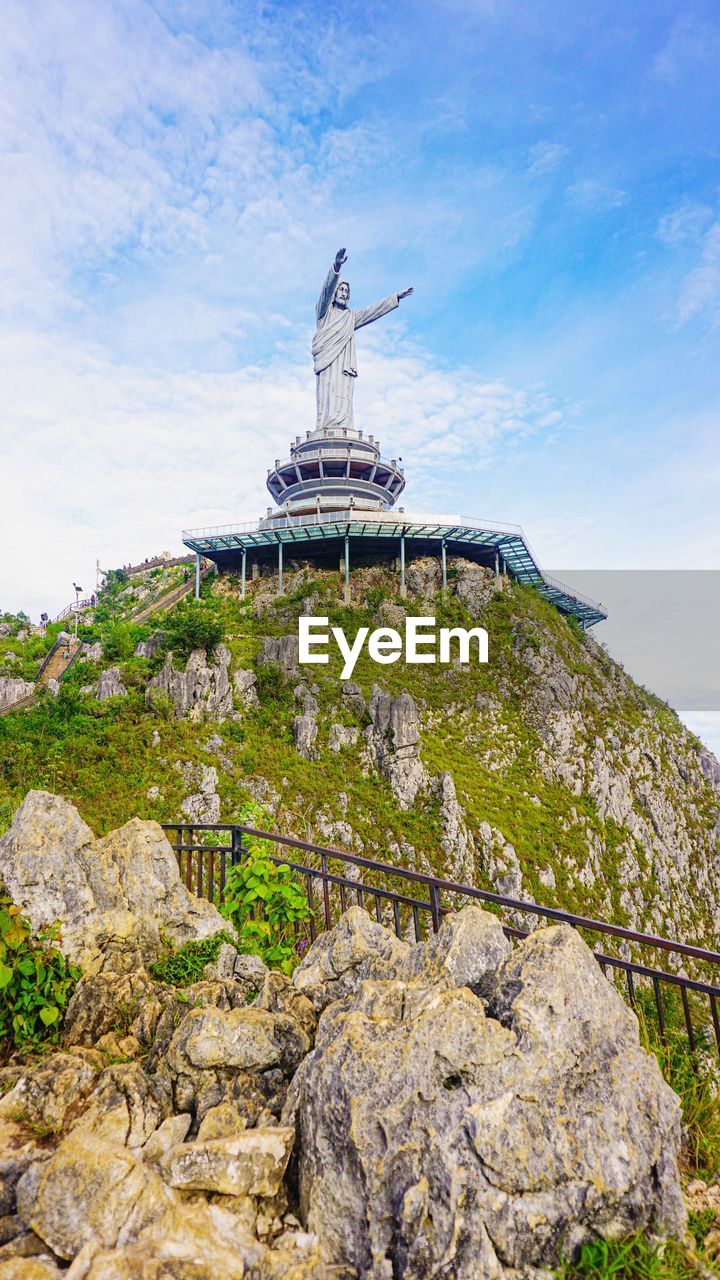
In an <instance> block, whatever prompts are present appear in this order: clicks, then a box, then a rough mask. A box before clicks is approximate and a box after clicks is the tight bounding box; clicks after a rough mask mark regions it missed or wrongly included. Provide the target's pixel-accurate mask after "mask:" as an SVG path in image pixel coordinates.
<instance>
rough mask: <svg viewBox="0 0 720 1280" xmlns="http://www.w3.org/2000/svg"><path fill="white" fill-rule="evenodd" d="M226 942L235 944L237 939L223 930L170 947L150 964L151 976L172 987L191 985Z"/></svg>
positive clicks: (216, 956)
mask: <svg viewBox="0 0 720 1280" xmlns="http://www.w3.org/2000/svg"><path fill="white" fill-rule="evenodd" d="M224 942H230V943H232V945H233V946H234V945H235V939H234V938H232V937H231V936H230V934H229V933H226V932H225V931H222V930H221V932H220V933H214V934H213V935H212V937H211V938H203V939H202V940H201V941H199V942H186V943H184V944H183V946H182V947H178V948H177V949H176V950H175V949H173V948H172V947H168V948H167V950H166V951H164V952H163V954H162V955H161V956H160V957H159V958H158V959H157V960H156V961H155V963H154V964H151V965H150V976H151V978H155V979H156V981H157V982H167V983H169V984H170V986H172V987H191V986H192V984H193V983H194V982H198V981H199V980H200V978H202V975H203V969H204V968H205V965H206V964H212V963H213V961H214V960H217V958H218V953H219V951H220V948H221V946H222V945H223V943H224Z"/></svg>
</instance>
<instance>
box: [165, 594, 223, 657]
mask: <svg viewBox="0 0 720 1280" xmlns="http://www.w3.org/2000/svg"><path fill="white" fill-rule="evenodd" d="M165 631H166V633H167V640H166V647H167V648H168V649H172V651H173V654H177V655H178V656H179V657H181V658H188V657H189V656H190V654H191V653H192V651H193V649H204V650H205V651H206V653H208V654H210V653H212V651H213V649H214V648H215V646H216V645H218V644H220V643H221V641H222V639H223V637H224V635H225V628H224V626H223V624H222V622H221V621H220V619H219V618H216V617H214V616H213V612H212V608H211V607H210V608H209V607H208V604H207V603H206V602H205V601H203V600H192V601H190V600H187V601H183V602H182V603H181V604H179V605H178V607H177V609H175V610H174V612H173V613H172V614H171V615H170V617H169V618H168V621H167V624H166V625H165Z"/></svg>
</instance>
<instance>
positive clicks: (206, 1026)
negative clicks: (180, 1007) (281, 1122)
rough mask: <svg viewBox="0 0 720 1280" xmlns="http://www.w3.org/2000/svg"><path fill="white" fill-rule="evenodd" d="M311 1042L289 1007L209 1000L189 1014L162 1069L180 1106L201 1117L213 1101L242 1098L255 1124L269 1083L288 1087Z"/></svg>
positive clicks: (173, 1038)
mask: <svg viewBox="0 0 720 1280" xmlns="http://www.w3.org/2000/svg"><path fill="white" fill-rule="evenodd" d="M309 1048H310V1040H309V1037H308V1036H307V1035H306V1034H305V1032H304V1031H303V1029H302V1027H301V1026H300V1025H299V1023H298V1022H296V1021H295V1019H294V1018H292V1017H289V1016H288V1015H287V1014H285V1013H273V1012H270V1011H269V1010H266V1009H258V1008H254V1007H253V1008H246V1007H243V1008H236V1009H218V1008H216V1007H214V1006H211V1005H208V1006H204V1007H201V1008H194V1009H190V1011H189V1012H188V1013H187V1014H186V1015H185V1017H184V1018H183V1020H182V1021H181V1023H180V1025H179V1026H178V1027H177V1029H176V1030H175V1032H174V1033H173V1035H172V1038H171V1040H170V1043H169V1045H168V1048H167V1053H166V1054H165V1056H164V1058H163V1059H162V1061H161V1071H162V1073H163V1074H164V1075H165V1076H166V1077H167V1078H168V1080H169V1082H170V1085H171V1087H172V1091H173V1098H174V1101H175V1108H176V1110H183V1111H189V1110H193V1111H197V1114H198V1116H199V1117H200V1118H202V1116H203V1115H204V1114H205V1113H206V1112H207V1111H208V1110H209V1109H210V1108H211V1107H214V1106H217V1105H218V1103H220V1102H224V1101H232V1100H233V1099H235V1098H237V1099H238V1100H239V1101H240V1102H241V1103H242V1112H243V1114H244V1115H245V1117H246V1120H247V1122H248V1123H253V1124H254V1123H255V1121H256V1119H257V1117H258V1115H259V1114H260V1113H261V1112H262V1111H263V1110H264V1109H265V1108H266V1107H267V1105H268V1096H267V1089H268V1087H269V1088H270V1090H271V1091H272V1090H273V1089H277V1088H280V1087H284V1080H285V1079H286V1078H289V1077H290V1076H291V1075H292V1073H293V1071H294V1070H295V1069H296V1067H297V1065H298V1063H299V1062H300V1061H301V1059H302V1058H303V1057H304V1056H305V1054H306V1053H307V1052H308V1050H309ZM273 1073H274V1076H273ZM260 1075H263V1077H264V1079H263V1080H261V1079H260V1078H259V1077H260ZM268 1078H269V1080H270V1084H269V1086H268ZM280 1105H282V1104H280Z"/></svg>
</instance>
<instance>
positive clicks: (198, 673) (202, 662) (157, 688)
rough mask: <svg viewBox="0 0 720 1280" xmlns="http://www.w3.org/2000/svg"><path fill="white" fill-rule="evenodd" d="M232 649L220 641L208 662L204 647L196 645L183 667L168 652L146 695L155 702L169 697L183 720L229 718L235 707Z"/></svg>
mask: <svg viewBox="0 0 720 1280" xmlns="http://www.w3.org/2000/svg"><path fill="white" fill-rule="evenodd" d="M229 670H230V651H229V649H226V648H225V645H222V644H219V645H217V646H216V648H215V650H214V652H213V660H212V662H208V658H207V654H206V653H205V650H204V649H193V651H192V653H191V654H190V657H189V658H188V660H187V666H186V668H185V670H184V671H179V670H178V669H177V668H176V667H175V666H174V665H173V656H172V654H171V653H169V654H168V656H167V658H166V660H165V666H164V667H163V669H162V671H160V672H159V674H158V675H156V676H154V677H153V679H152V680H151V681H150V682H149V684H148V686H147V689H146V690H145V699H146V701H147V703H148V705H149V706H153V705H154V704H156V703H158V701H162V700H163V699H165V700H169V702H170V704H171V706H172V709H173V714H174V716H175V717H176V718H177V719H178V720H180V719H183V718H185V717H187V719H189V720H203V719H208V720H216V721H218V722H220V723H221V722H222V721H223V720H227V719H228V717H229V716H230V715H231V714H232V709H233V697H232V691H233V687H232V684H231V681H230V674H229Z"/></svg>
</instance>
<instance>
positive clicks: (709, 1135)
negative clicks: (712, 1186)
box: [636, 987, 720, 1181]
mask: <svg viewBox="0 0 720 1280" xmlns="http://www.w3.org/2000/svg"><path fill="white" fill-rule="evenodd" d="M663 1009H664V1014H665V1034H664V1036H663V1035H661V1033H660V1029H659V1026H658V1021H657V1013H656V1010H655V1004H654V1000H653V997H652V995H651V994H650V993H649V992H646V991H642V990H639V991H638V992H637V993H636V1013H637V1015H638V1021H639V1023H640V1037H641V1040H642V1043H643V1044H644V1046H645V1048H646V1049H648V1050H649V1052H650V1053H653V1054H654V1055H655V1057H656V1058H657V1061H658V1064H659V1066H660V1070H661V1071H662V1073H663V1075H664V1077H665V1079H666V1080H667V1082H668V1084H669V1085H670V1086H671V1088H672V1089H674V1091H675V1093H676V1094H677V1095H678V1098H679V1099H680V1106H681V1108H682V1119H683V1140H682V1161H683V1164H684V1166H685V1169H686V1170H687V1172H689V1173H690V1174H692V1175H693V1176H694V1177H700V1178H702V1179H703V1180H705V1181H713V1180H714V1179H716V1178H718V1177H720V1069H719V1067H718V1059H717V1052H716V1049H715V1047H714V1045H713V1039H712V1031H711V1029H710V1027H708V1026H707V1025H704V1024H703V1022H702V1021H701V1019H702V1017H703V1016H704V1017H705V1018H707V1017H708V1011H707V1008H706V1006H700V1007H697V1006H695V1005H694V1004H693V1005H691V1011H692V1017H693V1023H694V1026H695V1038H696V1048H695V1052H693V1051H692V1050H691V1048H690V1043H689V1040H688V1036H687V1031H686V1029H685V1021H684V1015H683V1009H682V1003H681V1000H680V996H679V995H678V994H676V992H675V991H673V990H672V989H668V988H667V987H664V988H663Z"/></svg>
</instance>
